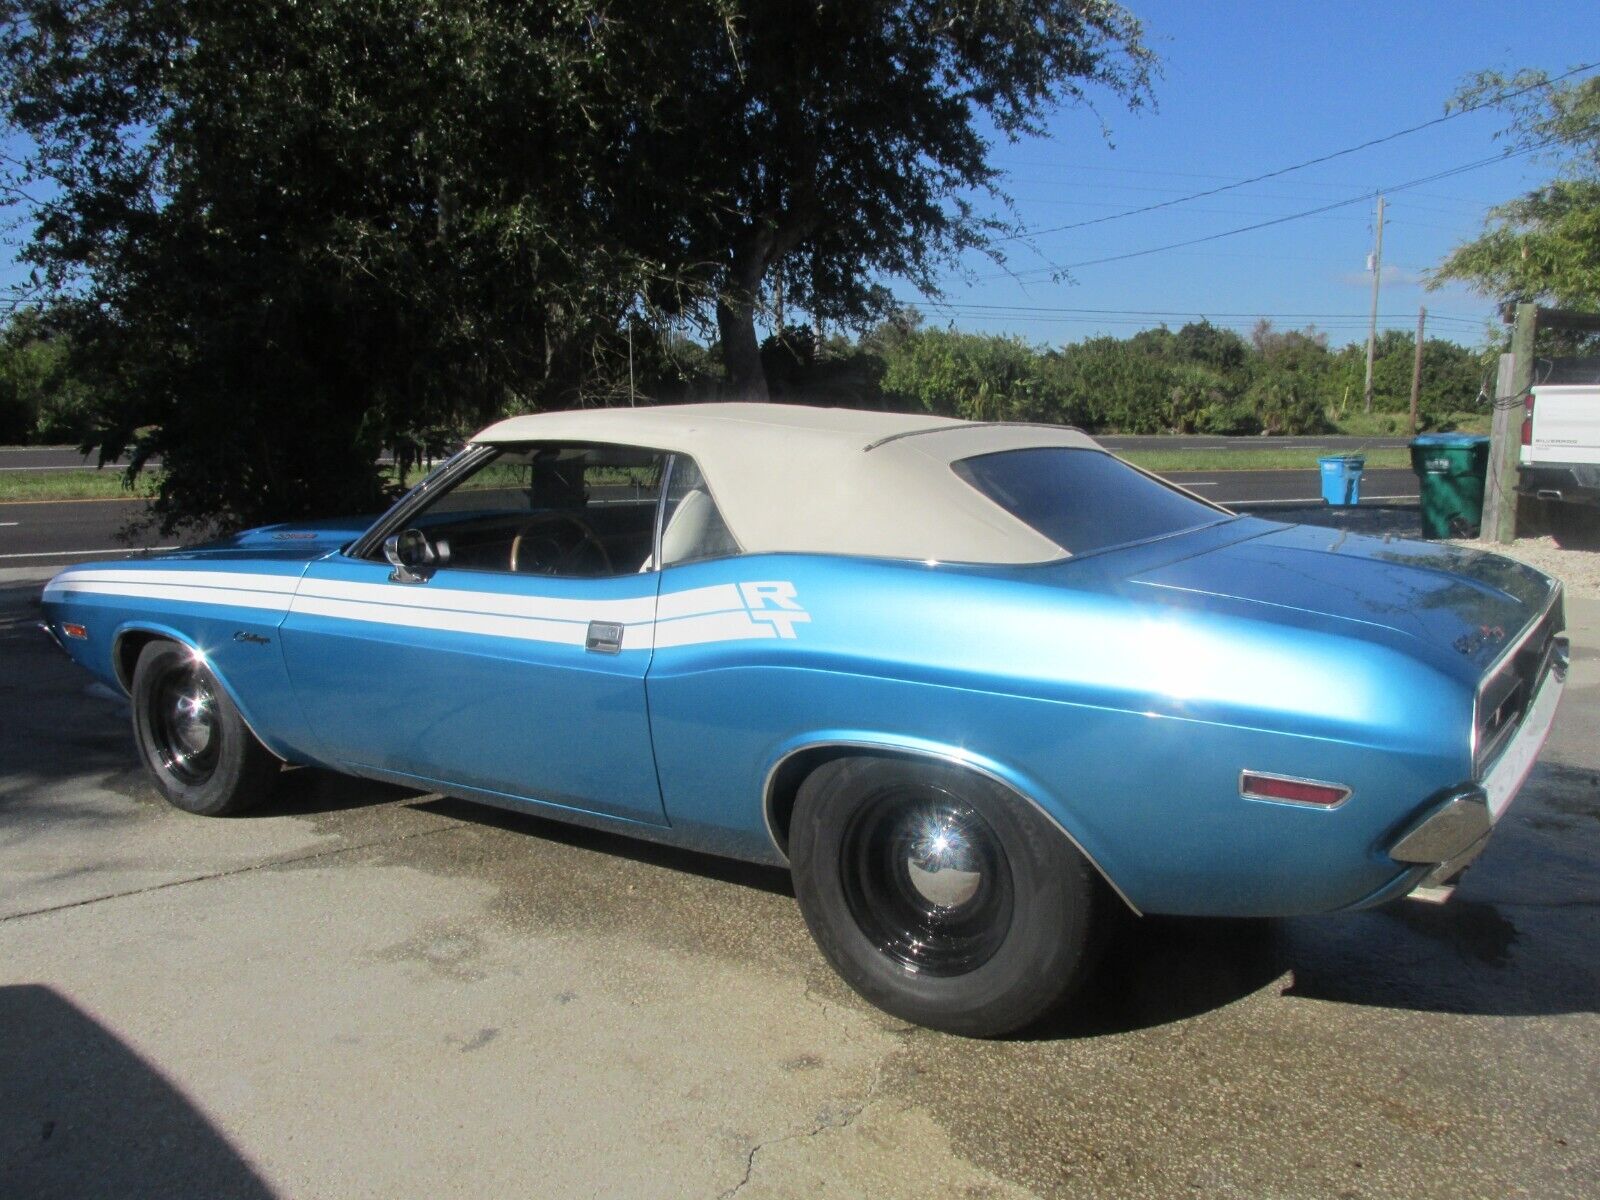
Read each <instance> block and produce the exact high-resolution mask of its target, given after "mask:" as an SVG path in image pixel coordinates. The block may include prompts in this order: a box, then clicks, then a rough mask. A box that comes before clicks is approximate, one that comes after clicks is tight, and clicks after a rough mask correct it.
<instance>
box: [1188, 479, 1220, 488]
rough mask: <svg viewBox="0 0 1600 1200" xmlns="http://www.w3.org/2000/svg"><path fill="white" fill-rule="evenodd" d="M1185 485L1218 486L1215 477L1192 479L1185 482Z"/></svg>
mask: <svg viewBox="0 0 1600 1200" xmlns="http://www.w3.org/2000/svg"><path fill="white" fill-rule="evenodd" d="M1183 486H1184V487H1216V486H1217V481H1216V480H1215V479H1213V480H1209V481H1207V480H1204V479H1195V480H1191V481H1190V482H1189V483H1186V484H1184V485H1183Z"/></svg>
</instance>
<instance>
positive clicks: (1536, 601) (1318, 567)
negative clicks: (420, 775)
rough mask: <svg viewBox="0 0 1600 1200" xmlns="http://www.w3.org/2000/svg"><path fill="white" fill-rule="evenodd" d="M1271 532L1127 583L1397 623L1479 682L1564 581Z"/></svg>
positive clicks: (1301, 612) (1430, 552)
mask: <svg viewBox="0 0 1600 1200" xmlns="http://www.w3.org/2000/svg"><path fill="white" fill-rule="evenodd" d="M1268 528H1269V530H1270V531H1269V532H1266V533H1263V534H1261V535H1260V536H1257V537H1252V538H1248V539H1245V540H1240V541H1234V542H1230V543H1228V544H1224V545H1219V546H1215V547H1213V548H1209V549H1204V550H1201V551H1199V552H1198V553H1195V554H1192V555H1188V556H1186V557H1183V558H1179V559H1177V560H1175V561H1169V562H1167V563H1164V564H1161V565H1156V566H1151V567H1148V568H1146V569H1142V570H1138V569H1136V571H1135V573H1133V574H1131V575H1129V576H1128V577H1127V583H1128V584H1129V585H1132V586H1133V587H1134V588H1136V589H1150V590H1151V591H1152V592H1156V593H1160V594H1163V595H1164V596H1165V597H1166V598H1168V599H1172V600H1177V599H1181V598H1183V597H1190V598H1193V599H1194V600H1195V601H1199V602H1202V603H1220V604H1223V605H1225V606H1228V607H1241V606H1242V607H1243V608H1244V609H1245V610H1247V611H1248V612H1249V613H1250V614H1251V615H1260V616H1264V617H1267V616H1270V619H1275V620H1279V621H1286V622H1289V623H1296V622H1305V623H1308V624H1318V625H1326V624H1327V623H1328V622H1333V623H1336V624H1340V623H1352V624H1359V625H1364V626H1367V627H1369V628H1372V629H1374V630H1385V631H1389V632H1391V633H1393V634H1397V635H1400V636H1401V637H1403V638H1409V639H1414V640H1415V641H1416V642H1418V643H1420V644H1421V647H1422V648H1423V651H1424V655H1425V656H1426V657H1428V658H1430V659H1431V660H1433V661H1434V662H1436V663H1439V664H1441V665H1446V664H1448V666H1449V667H1453V668H1454V670H1453V672H1452V673H1454V674H1457V675H1458V676H1460V677H1463V678H1469V679H1473V680H1475V679H1477V678H1479V677H1480V676H1482V675H1483V673H1484V672H1485V671H1486V670H1488V668H1489V667H1490V665H1491V664H1493V663H1494V662H1495V660H1496V659H1498V658H1499V657H1500V656H1501V655H1502V654H1503V653H1504V652H1505V651H1506V650H1507V649H1509V648H1510V647H1511V646H1512V645H1513V644H1514V643H1515V642H1516V641H1517V638H1518V635H1519V634H1520V633H1522V631H1523V630H1525V629H1526V628H1527V627H1528V626H1529V625H1530V624H1531V623H1532V622H1534V621H1535V620H1537V619H1538V618H1539V617H1540V616H1541V615H1543V614H1544V613H1545V611H1546V610H1547V609H1548V608H1549V607H1550V603H1551V600H1552V598H1553V595H1554V592H1555V589H1556V587H1557V584H1556V583H1555V581H1554V580H1552V579H1550V578H1549V577H1548V576H1546V575H1543V574H1541V573H1540V572H1538V571H1536V570H1534V569H1533V568H1532V567H1528V566H1524V565H1523V564H1522V563H1518V562H1514V561H1513V560H1511V559H1508V558H1502V557H1500V556H1499V555H1495V554H1486V553H1483V552H1481V551H1477V550H1467V549H1463V548H1461V547H1457V546H1448V545H1442V544H1439V543H1432V542H1416V541H1409V540H1403V539H1386V538H1374V537H1364V536H1360V535H1356V534H1349V533H1344V532H1341V531H1339V530H1336V529H1325V528H1321V527H1318V526H1310V525H1293V526H1269V527H1268ZM1447 669H1448V667H1447Z"/></svg>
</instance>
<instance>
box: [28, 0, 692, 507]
mask: <svg viewBox="0 0 1600 1200" xmlns="http://www.w3.org/2000/svg"><path fill="white" fill-rule="evenodd" d="M611 7H612V8H614V9H618V10H621V9H624V8H625V7H629V6H624V5H620V4H619V5H614V6H611ZM658 8H659V6H658ZM631 10H632V11H631V13H630V15H629V19H627V20H613V19H609V18H606V17H603V16H601V15H599V13H598V12H597V11H591V9H590V7H589V6H585V5H582V4H577V3H555V2H551V3H545V4H538V5H515V4H511V5H508V4H502V3H497V2H495V0H460V2H452V3H444V2H442V0H251V3H248V4H238V3H235V2H234V0H80V2H78V3H74V4H70V5H67V4H60V3H55V2H52V0H0V14H3V20H0V102H3V110H4V114H5V117H6V118H7V120H8V121H9V123H10V124H11V125H12V126H14V127H16V128H18V129H20V130H22V131H23V132H24V133H25V134H27V135H28V136H29V137H30V138H31V139H32V141H33V143H34V145H35V146H36V151H35V153H34V154H33V155H32V156H31V157H30V159H29V161H28V162H27V163H26V164H25V166H24V168H23V170H22V171H21V172H20V173H19V176H18V178H16V179H14V180H13V186H16V187H18V188H20V189H21V190H22V191H25V192H31V194H33V195H36V196H38V197H39V202H38V203H37V206H36V208H35V210H34V213H33V215H34V217H35V219H36V227H35V232H34V235H33V238H32V241H31V243H30V245H29V247H28V250H27V254H28V257H29V258H30V259H31V261H32V262H33V263H34V264H35V265H36V267H37V269H38V270H39V272H40V273H41V275H42V276H43V277H44V280H45V282H46V284H47V285H48V286H49V287H50V288H51V289H52V291H53V297H52V299H53V305H52V310H51V311H52V319H53V321H54V322H55V323H56V324H57V325H58V326H59V327H60V328H62V329H63V330H64V331H65V332H66V333H67V334H68V335H70V341H71V345H72V347H73V351H74V355H75V356H76V359H77V362H78V367H79V369H80V370H81V371H82V372H84V373H85V374H87V375H88V376H89V377H90V378H92V379H94V380H95V381H97V382H98V384H99V390H100V392H101V394H102V395H103V396H105V397H107V399H106V400H105V402H104V404H103V405H102V406H101V408H100V410H99V412H98V413H97V422H96V428H95V429H94V430H93V431H92V433H91V438H90V440H91V441H92V442H93V444H95V445H97V446H98V447H99V449H100V451H101V454H102V456H103V458H110V457H113V456H115V455H116V454H118V453H119V452H120V451H122V450H123V449H124V448H126V447H129V446H131V447H132V449H133V463H134V469H137V468H138V466H139V465H140V464H142V463H143V462H144V461H145V460H146V459H148V458H149V457H151V456H153V455H159V456H160V457H161V459H162V461H163V464H164V476H163V481H162V484H161V490H160V494H159V497H158V499H157V501H156V508H157V511H158V513H159V514H160V516H161V517H162V520H163V523H164V524H165V525H166V526H167V527H169V528H171V527H173V526H176V525H182V524H202V523H210V522H215V523H218V524H221V525H223V526H238V525H242V524H249V523H255V522H259V521H263V520H269V519H281V518H289V517H295V516H299V515H305V514H310V513H317V512H322V513H326V512H329V511H340V510H344V511H351V510H354V511H361V510H362V509H370V508H372V507H374V506H376V505H379V504H381V503H382V502H383V496H382V494H381V485H382V479H381V476H380V473H379V471H378V469H377V468H376V467H375V465H374V464H375V461H376V459H377V457H378V451H379V449H380V447H381V446H383V445H385V444H393V443H396V442H405V441H412V440H417V439H422V438H426V437H428V436H430V435H433V434H435V433H437V434H440V435H442V434H445V433H449V432H455V431H459V430H460V428H461V427H462V426H466V425H471V424H477V423H480V422H482V421H484V420H486V419H488V418H490V417H492V416H495V415H498V414H500V413H501V412H504V411H507V410H516V409H527V408H533V407H539V406H559V405H562V404H571V403H581V402H585V401H588V400H592V399H595V398H604V397H606V396H609V395H615V394H616V386H617V385H616V382H615V381H616V379H617V378H618V376H619V375H622V376H623V377H625V366H626V358H625V344H624V338H623V336H622V334H623V331H624V330H625V328H626V326H625V324H624V316H625V314H626V313H628V311H629V310H630V309H631V308H632V307H633V306H634V305H635V303H636V301H637V297H638V296H639V295H641V294H642V293H643V292H644V291H645V290H646V289H649V288H655V289H665V288H669V287H670V286H671V284H672V282H673V281H672V280H671V279H670V278H669V276H670V268H668V267H666V266H665V265H664V256H663V255H662V254H661V253H660V252H659V250H660V247H659V246H657V245H654V244H647V245H645V247H644V249H641V248H640V244H634V243H630V242H629V241H628V240H626V239H624V238H621V237H619V236H617V233H616V231H618V230H626V229H628V228H629V227H630V226H629V222H628V220H627V219H626V218H627V216H628V215H629V213H630V212H632V211H633V210H635V209H637V208H638V207H640V205H641V204H642V203H643V202H642V201H640V200H639V199H638V198H637V196H636V192H637V189H636V187H635V184H636V183H637V179H636V177H635V176H634V174H633V173H632V171H631V168H632V166H633V163H632V161H631V160H632V159H633V158H636V157H637V155H636V154H635V153H634V151H633V150H632V147H633V146H635V144H637V143H641V142H646V141H648V134H649V130H650V128H651V121H652V118H651V114H652V112H653V111H655V106H656V105H657V104H658V103H659V102H660V100H661V98H662V96H663V94H666V93H672V92H675V91H676V89H677V88H678V86H679V80H678V79H677V78H675V77H674V76H673V75H672V74H668V73H663V72H660V71H656V70H654V69H652V68H654V67H655V66H657V65H659V64H656V63H655V62H654V61H653V60H652V59H651V58H650V53H651V51H650V46H649V41H650V36H651V34H652V32H653V26H652V25H651V24H650V23H649V22H647V21H646V20H645V16H644V13H645V7H644V5H643V4H639V3H635V4H633V5H632V6H631ZM641 67H642V68H643V69H641ZM644 227H645V228H646V229H647V230H650V229H653V228H654V226H649V225H646V226H644ZM619 365H620V369H619Z"/></svg>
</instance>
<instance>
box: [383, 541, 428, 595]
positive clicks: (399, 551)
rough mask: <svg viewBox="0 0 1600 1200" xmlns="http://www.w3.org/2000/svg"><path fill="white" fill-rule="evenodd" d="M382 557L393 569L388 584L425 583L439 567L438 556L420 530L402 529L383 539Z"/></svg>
mask: <svg viewBox="0 0 1600 1200" xmlns="http://www.w3.org/2000/svg"><path fill="white" fill-rule="evenodd" d="M383 556H384V557H385V558H386V559H388V560H389V565H390V566H391V567H393V568H394V570H393V571H391V572H389V582H390V583H427V582H428V580H429V579H431V578H432V577H433V573H434V571H436V570H437V569H438V568H439V566H440V565H441V560H440V556H439V555H437V554H435V553H434V549H433V547H432V546H431V545H429V544H428V538H427V535H426V534H424V533H423V532H422V530H420V529H402V530H401V531H400V532H399V533H391V534H390V535H389V536H388V537H386V538H384V539H383Z"/></svg>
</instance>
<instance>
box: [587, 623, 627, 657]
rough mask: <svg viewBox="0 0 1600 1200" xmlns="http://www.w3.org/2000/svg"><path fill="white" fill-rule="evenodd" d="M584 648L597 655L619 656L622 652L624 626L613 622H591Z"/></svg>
mask: <svg viewBox="0 0 1600 1200" xmlns="http://www.w3.org/2000/svg"><path fill="white" fill-rule="evenodd" d="M583 648H584V649H585V650H593V651H594V652H595V653H596V654H617V653H620V652H621V650H622V626H621V625H618V624H616V623H615V622H612V621H590V622H589V632H588V634H587V636H585V637H584V639H583Z"/></svg>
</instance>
